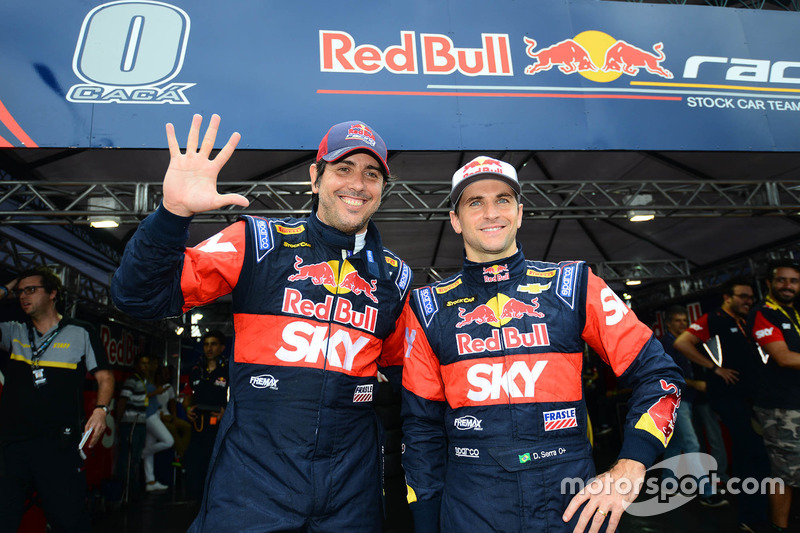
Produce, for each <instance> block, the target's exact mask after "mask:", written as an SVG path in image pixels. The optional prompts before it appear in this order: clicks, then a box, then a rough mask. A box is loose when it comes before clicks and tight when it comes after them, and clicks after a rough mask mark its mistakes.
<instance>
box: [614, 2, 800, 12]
mask: <svg viewBox="0 0 800 533" xmlns="http://www.w3.org/2000/svg"><path fill="white" fill-rule="evenodd" d="M625 1H626V2H631V3H636V4H642V3H646V4H673V5H681V6H686V5H695V6H698V5H699V6H703V5H706V6H712V7H735V8H742V9H784V10H786V11H800V1H798V0H735V1H732V0H663V1H653V0H625Z"/></svg>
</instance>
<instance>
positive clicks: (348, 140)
mask: <svg viewBox="0 0 800 533" xmlns="http://www.w3.org/2000/svg"><path fill="white" fill-rule="evenodd" d="M356 151H358V152H369V153H370V154H371V155H374V156H375V157H376V158H377V159H378V161H379V162H380V164H381V168H382V169H383V172H384V174H385V175H386V176H388V175H389V165H388V164H387V163H386V143H384V142H383V139H381V136H380V135H378V133H377V132H376V131H375V130H373V129H372V128H370V127H369V126H367V125H366V124H365V123H364V122H361V121H360V120H351V121H348V122H340V123H339V124H336V125H335V126H331V129H329V130H328V133H326V134H325V137H323V138H322V142H320V143H319V150H318V151H317V161H319V160H321V159H324V160H325V161H327V162H329V163H330V162H333V161H338V160H339V159H341V158H343V157H344V156H346V155H347V154H350V153H352V152H356Z"/></svg>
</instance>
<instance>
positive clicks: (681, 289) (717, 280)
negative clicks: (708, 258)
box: [634, 242, 800, 312]
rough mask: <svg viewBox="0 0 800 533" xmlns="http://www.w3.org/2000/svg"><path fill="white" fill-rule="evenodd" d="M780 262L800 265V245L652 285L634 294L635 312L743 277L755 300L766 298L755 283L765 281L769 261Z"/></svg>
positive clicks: (776, 249)
mask: <svg viewBox="0 0 800 533" xmlns="http://www.w3.org/2000/svg"><path fill="white" fill-rule="evenodd" d="M782 259H790V260H792V261H795V262H797V263H800V242H797V243H793V244H788V245H784V246H778V247H775V248H772V249H770V250H764V251H761V252H757V253H753V254H751V255H750V256H748V257H745V258H741V259H736V260H733V261H730V262H728V263H726V264H724V265H720V266H717V267H714V268H713V269H708V270H703V271H699V272H693V273H689V274H687V275H685V276H682V277H681V278H680V279H670V280H661V281H658V282H656V283H655V284H652V283H651V284H650V285H647V287H646V288H645V289H643V290H642V292H641V293H635V294H634V305H635V308H636V309H637V310H638V309H644V310H647V311H649V312H653V311H655V310H658V309H663V308H664V307H666V306H667V305H669V304H671V303H675V302H680V301H685V300H686V299H688V298H691V297H693V296H700V295H704V294H706V293H709V292H710V291H718V290H719V288H720V286H722V285H723V284H724V283H725V282H726V281H728V280H730V279H733V278H745V279H747V280H749V281H751V282H753V284H754V286H755V287H754V289H755V291H756V299H762V298H763V297H764V296H765V295H764V294H763V293H762V287H761V286H759V285H758V284H757V283H756V281H757V280H760V279H763V278H764V276H765V274H766V271H765V269H766V268H767V265H769V263H770V262H772V261H777V260H782ZM637 312H638V311H637Z"/></svg>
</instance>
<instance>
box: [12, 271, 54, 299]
mask: <svg viewBox="0 0 800 533" xmlns="http://www.w3.org/2000/svg"><path fill="white" fill-rule="evenodd" d="M33 276H39V277H41V278H42V287H44V290H45V291H46V292H53V291H56V303H58V301H59V300H60V299H61V296H62V293H63V292H64V288H63V285H61V278H59V277H58V274H56V273H55V272H53V271H52V270H50V269H49V268H47V267H45V266H40V267H36V268H31V269H28V270H26V271H25V272H23V273H22V274H20V275H19V279H20V280H22V279H24V278H30V277H33Z"/></svg>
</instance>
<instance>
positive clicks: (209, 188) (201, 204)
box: [163, 115, 250, 217]
mask: <svg viewBox="0 0 800 533" xmlns="http://www.w3.org/2000/svg"><path fill="white" fill-rule="evenodd" d="M219 121H220V118H219V115H212V116H211V121H210V122H209V124H208V129H207V130H206V134H205V136H204V137H203V144H201V145H200V149H199V150H198V148H197V142H198V140H199V138H200V125H201V124H202V122H203V117H202V116H200V115H195V116H194V117H192V127H191V129H190V130H189V138H188V139H187V141H186V153H181V149H180V147H179V146H178V140H177V139H176V138H175V127H174V126H173V125H172V124H167V144H168V145H169V155H170V160H169V168H168V169H167V173H166V175H165V176H164V187H163V192H164V199H163V203H164V208H166V209H167V211H169V212H171V213H173V214H175V215H180V216H183V217H188V216H192V215H194V214H195V213H202V212H204V211H212V210H214V209H220V208H222V207H225V206H226V205H231V204H233V205H239V206H242V207H247V206H248V205H250V202H249V201H248V200H247V198H245V197H244V196H242V195H240V194H219V193H217V175H218V174H219V171H220V170H222V167H223V166H224V165H225V163H227V162H228V159H230V157H231V155H232V154H233V151H234V150H235V149H236V145H237V144H238V143H239V139H240V138H241V135H239V134H238V133H234V134H233V135H231V138H230V139H228V142H227V143H226V144H225V146H223V147H222V150H220V152H219V153H218V154H217V157H215V158H214V159H210V156H211V150H212V149H213V148H214V141H215V140H216V138H217V130H218V129H219Z"/></svg>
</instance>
